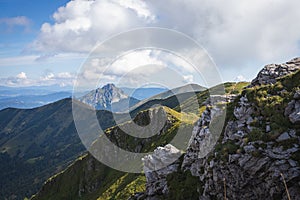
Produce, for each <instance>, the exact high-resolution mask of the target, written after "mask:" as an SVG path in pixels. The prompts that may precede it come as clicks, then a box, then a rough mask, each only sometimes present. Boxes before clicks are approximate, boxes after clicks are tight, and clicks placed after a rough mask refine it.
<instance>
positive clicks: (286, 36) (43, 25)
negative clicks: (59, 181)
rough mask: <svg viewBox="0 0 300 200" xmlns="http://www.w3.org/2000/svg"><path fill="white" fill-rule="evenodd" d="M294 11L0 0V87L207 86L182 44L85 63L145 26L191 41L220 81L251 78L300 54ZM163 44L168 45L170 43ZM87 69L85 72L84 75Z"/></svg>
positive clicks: (192, 0) (192, 2)
mask: <svg viewBox="0 0 300 200" xmlns="http://www.w3.org/2000/svg"><path fill="white" fill-rule="evenodd" d="M299 6H300V1H298V0H290V1H286V0H276V1H274V0H265V1H261V0H253V1H237V0H227V1H221V0H185V1H182V0H164V1H161V0H151V1H142V0H89V1H87V0H74V1H66V0H43V1H40V0H28V1H23V0H0V85H5V86H14V87H21V86H32V85H34V86H39V85H53V84H57V85H60V86H62V87H64V86H72V85H73V84H74V83H76V80H77V79H79V78H82V79H85V80H88V81H89V80H97V81H98V82H97V84H99V85H103V84H105V82H118V81H120V80H122V81H123V82H122V83H119V84H121V85H122V86H129V87H137V86H141V85H143V84H144V85H145V83H148V82H149V83H150V82H151V83H153V84H154V85H155V84H156V85H159V83H158V82H159V81H162V80H164V79H166V78H168V79H169V80H170V81H169V84H170V87H175V86H178V85H182V84H185V83H199V84H204V85H205V77H204V78H203V77H202V80H200V79H201V77H200V78H199V77H198V75H197V73H195V71H193V70H191V63H189V62H186V60H184V58H183V57H182V56H180V55H183V54H181V52H183V51H187V52H188V53H189V54H190V55H193V54H196V52H195V49H192V48H191V47H188V46H187V45H185V44H182V45H181V46H180V45H177V47H176V52H175V54H173V53H171V52H170V51H164V50H158V49H132V50H131V51H130V52H123V54H122V56H120V55H121V54H120V55H119V56H118V57H117V58H115V57H114V58H112V57H113V55H109V57H110V58H109V59H110V60H112V59H114V62H113V63H112V64H111V63H109V64H108V62H107V58H103V57H101V56H103V55H102V54H101V56H100V54H99V55H98V56H100V57H101V59H100V58H97V59H96V58H95V59H89V56H90V55H91V52H93V51H95V49H97V48H99V45H100V46H101V44H103V42H105V41H111V43H110V44H111V45H112V44H114V45H117V46H118V45H121V43H116V42H115V43H114V42H113V41H112V40H114V39H115V37H116V36H117V35H119V34H122V33H124V32H128V31H130V30H134V29H140V28H145V27H159V28H164V29H168V30H174V31H178V32H180V33H183V34H185V35H186V36H187V37H190V39H191V40H193V41H195V42H196V43H197V44H199V45H200V46H201V47H202V48H203V52H204V53H206V55H205V56H203V57H201V58H203V59H202V60H203V63H202V61H199V65H201V66H202V65H203V66H204V65H205V63H206V60H207V59H208V58H209V59H211V60H212V61H213V63H214V64H215V66H216V68H217V71H218V73H219V74H220V80H221V81H223V82H225V81H244V80H246V81H250V80H252V79H253V78H254V77H255V76H256V74H257V73H258V72H259V70H260V69H261V68H262V67H263V66H264V65H266V64H270V63H283V62H286V61H289V60H290V59H292V58H294V57H297V56H299V53H300V42H299V41H300V23H299V20H300V12H299V11H298V9H297V8H299ZM153 37H155V39H154V41H159V40H161V39H162V36H158V35H156V36H153ZM138 39H139V38H134V37H131V38H125V39H123V41H122V42H124V43H126V42H127V43H130V42H131V43H135V42H136V40H138ZM163 43H164V44H165V45H166V46H168V47H171V46H172V45H173V46H174V44H176V41H168V40H166V39H164V41H163ZM133 46H134V45H133ZM133 46H132V47H133ZM110 48H112V47H110ZM113 48H116V47H115V46H114V47H113ZM203 52H202V53H203ZM176 53H177V54H176ZM198 53H199V52H198ZM204 53H203V54H204ZM200 54H201V53H200ZM94 55H95V54H94ZM185 55H186V54H185ZM114 56H116V55H114ZM86 65H89V70H86V71H83V68H84V67H83V66H86ZM166 68H169V69H170V70H171V71H175V72H176V73H177V75H178V77H181V78H179V79H175V77H177V75H174V76H171V74H176V73H173V72H170V70H169V71H168V70H166ZM104 69H105V70H106V71H105V73H104V71H103V70H104ZM201 70H203V71H205V70H207V69H206V68H201ZM204 74H205V73H204ZM216 76H217V75H216ZM99 77H101V78H99ZM137 77H139V78H137ZM141 77H142V78H141ZM153 77H156V78H157V77H161V79H160V80H158V79H157V80H156V79H155V80H154V79H153ZM175 80H176V81H175ZM203 80H204V82H203ZM117 84H118V83H117ZM163 84H167V83H163ZM167 85H168V84H167Z"/></svg>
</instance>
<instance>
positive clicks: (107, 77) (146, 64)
mask: <svg viewBox="0 0 300 200" xmlns="http://www.w3.org/2000/svg"><path fill="white" fill-rule="evenodd" d="M81 70H82V71H81V72H79V76H78V83H77V84H78V86H81V87H89V88H95V87H97V86H96V84H98V85H103V84H105V83H107V82H114V83H117V84H118V85H123V86H130V87H140V86H142V85H144V84H145V83H150V82H152V83H153V84H158V83H159V84H161V83H162V82H164V84H165V85H167V86H168V85H172V86H173V87H178V86H180V85H181V84H184V83H188V82H193V80H194V76H195V77H197V78H198V80H199V76H200V75H199V74H198V75H197V73H195V69H194V68H193V67H192V66H191V65H190V63H188V62H186V61H185V60H183V59H182V58H180V57H178V56H176V55H175V54H171V53H169V52H165V51H162V50H155V49H138V50H134V51H131V52H129V53H127V54H123V55H122V56H120V57H118V58H117V59H116V60H113V61H112V62H111V60H110V59H108V58H103V59H101V58H94V57H93V56H92V57H91V58H90V59H89V60H87V61H86V63H85V64H84V66H83V68H82V69H81ZM180 77H181V78H180ZM174 78H176V80H175V79H174Z"/></svg>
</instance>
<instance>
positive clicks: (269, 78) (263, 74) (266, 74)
mask: <svg viewBox="0 0 300 200" xmlns="http://www.w3.org/2000/svg"><path fill="white" fill-rule="evenodd" d="M299 69H300V58H294V59H292V60H291V61H289V62H286V63H283V64H270V65H266V66H265V67H264V68H263V69H262V70H261V71H260V72H259V73H258V75H257V77H256V78H255V79H254V80H253V81H252V82H251V85H250V86H256V85H264V84H274V83H276V79H277V78H279V77H282V76H285V75H287V74H290V73H292V72H295V71H297V70H299Z"/></svg>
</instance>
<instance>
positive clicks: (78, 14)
mask: <svg viewBox="0 0 300 200" xmlns="http://www.w3.org/2000/svg"><path fill="white" fill-rule="evenodd" d="M53 18H54V20H55V23H54V24H49V23H44V24H43V25H42V27H41V31H40V35H39V37H38V39H37V40H36V41H35V42H34V43H33V44H32V47H33V48H35V49H36V50H39V51H50V52H62V51H67V52H74V51H75V52H87V51H90V50H91V49H92V48H93V46H94V45H95V44H96V43H97V42H100V41H102V40H103V39H105V38H107V37H109V36H111V34H114V33H118V32H120V31H123V30H127V29H128V28H133V27H138V26H143V25H145V23H147V21H149V19H152V18H153V17H152V16H151V13H150V11H148V10H147V6H146V4H145V3H144V2H143V1H141V0H137V1H135V3H133V2H132V1H129V0H126V1H125V0H124V1H120V2H118V1H109V0H101V1H99V0H96V1H81V0H75V1H70V2H69V3H67V5H66V6H64V7H60V8H59V9H58V10H57V11H56V12H55V13H54V14H53Z"/></svg>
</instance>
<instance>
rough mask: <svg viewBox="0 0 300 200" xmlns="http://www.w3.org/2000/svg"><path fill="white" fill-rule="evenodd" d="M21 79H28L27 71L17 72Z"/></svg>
mask: <svg viewBox="0 0 300 200" xmlns="http://www.w3.org/2000/svg"><path fill="white" fill-rule="evenodd" d="M16 77H17V78H19V79H27V76H26V73H25V72H21V73H19V74H17V76H16Z"/></svg>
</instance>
